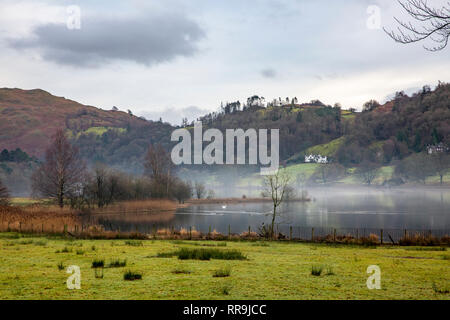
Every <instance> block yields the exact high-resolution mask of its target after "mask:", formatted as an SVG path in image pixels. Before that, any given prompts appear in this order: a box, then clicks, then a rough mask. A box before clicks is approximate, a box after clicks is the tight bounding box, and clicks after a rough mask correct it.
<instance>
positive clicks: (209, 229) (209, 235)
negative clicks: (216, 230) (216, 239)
mask: <svg viewBox="0 0 450 320" xmlns="http://www.w3.org/2000/svg"><path fill="white" fill-rule="evenodd" d="M208 238H211V225H210V226H209V228H208Z"/></svg>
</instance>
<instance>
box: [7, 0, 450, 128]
mask: <svg viewBox="0 0 450 320" xmlns="http://www.w3.org/2000/svg"><path fill="white" fill-rule="evenodd" d="M428 2H429V3H430V4H435V5H437V6H442V5H443V4H445V3H447V0H442V1H441V0H434V1H432V0H429V1H428ZM73 5H76V6H78V7H79V8H80V10H81V15H80V22H81V25H80V28H79V29H78V28H77V23H76V22H77V21H78V19H77V14H76V10H73V7H69V6H73ZM374 6H375V7H374ZM377 8H378V9H379V13H380V26H386V27H393V26H395V24H394V20H393V16H397V17H400V18H402V17H403V18H405V19H406V17H405V16H404V14H403V13H402V10H401V7H400V6H399V4H398V3H397V2H395V1H392V0H373V1H367V0H328V1H325V0H315V1H312V0H311V1H310V0H308V1H307V0H227V1H222V0H190V1H186V0H184V1H183V0H160V1H152V0H145V1H144V0H141V1H140V0H134V1H133V0H123V1H113V0H104V1H92V0H90V1H83V0H72V1H61V0H57V1H56V0H55V1H52V0H47V1H35V0H33V1H20V0H14V1H12V0H11V1H10V0H0V66H1V68H0V87H17V88H23V89H34V88H41V89H44V90H47V91H49V92H51V93H52V94H55V95H57V96H64V97H66V98H70V99H73V100H76V101H78V102H81V103H84V104H89V105H94V106H97V107H100V108H104V109H111V107H112V106H117V107H118V108H119V109H122V110H126V109H131V110H132V111H133V112H134V113H135V114H137V115H143V116H146V117H147V118H152V119H158V118H159V117H160V116H161V117H162V118H163V120H166V121H170V122H172V123H176V124H179V123H180V122H181V118H182V117H183V116H187V117H188V118H189V119H190V120H192V119H194V118H195V117H197V116H199V115H201V114H203V113H206V112H209V111H216V110H218V108H219V106H220V103H221V101H223V102H226V101H235V100H240V101H245V100H246V98H247V97H248V96H251V95H253V94H257V95H261V96H264V97H266V100H271V99H273V98H278V97H283V98H285V97H294V96H296V97H297V98H298V99H299V101H301V102H306V101H310V100H312V99H320V100H322V101H323V102H325V103H327V104H334V103H336V102H339V103H341V104H342V105H343V107H344V108H350V107H356V108H360V107H361V105H362V104H363V103H364V102H365V101H367V100H369V99H372V98H374V99H377V100H379V101H384V100H385V98H386V97H387V96H388V95H390V94H392V93H393V92H395V91H398V90H406V91H408V92H412V91H414V90H417V89H418V88H420V87H422V86H423V85H425V84H430V85H435V84H436V83H437V81H438V80H441V81H449V80H450V48H447V49H446V50H443V51H441V52H437V53H431V52H429V51H426V50H424V49H423V47H422V44H414V45H400V44H397V43H394V42H393V41H392V40H391V39H390V38H389V37H388V36H387V35H386V34H385V33H384V31H383V30H382V29H379V28H377V10H378V9H377ZM68 24H69V26H70V28H68ZM74 27H75V28H74Z"/></svg>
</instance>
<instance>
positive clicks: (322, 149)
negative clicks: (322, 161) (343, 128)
mask: <svg viewBox="0 0 450 320" xmlns="http://www.w3.org/2000/svg"><path fill="white" fill-rule="evenodd" d="M344 142H345V137H340V138H338V139H334V140H332V141H330V142H328V143H324V144H319V145H316V146H314V147H311V148H308V149H306V151H305V154H320V155H322V156H328V157H332V156H334V155H335V154H336V152H337V151H338V149H339V147H340V146H341V145H342V144H343V143H344Z"/></svg>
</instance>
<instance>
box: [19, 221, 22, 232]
mask: <svg viewBox="0 0 450 320" xmlns="http://www.w3.org/2000/svg"><path fill="white" fill-rule="evenodd" d="M19 232H22V222H19Z"/></svg>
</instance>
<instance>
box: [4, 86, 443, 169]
mask: <svg viewBox="0 0 450 320" xmlns="http://www.w3.org/2000/svg"><path fill="white" fill-rule="evenodd" d="M228 106H230V107H229V108H227V107H228ZM200 120H201V121H202V122H203V126H204V127H205V129H206V128H218V129H220V130H225V129H230V128H242V129H249V128H255V129H272V128H277V129H280V157H281V159H280V160H281V162H282V164H284V163H301V162H302V161H303V159H304V155H305V154H306V153H308V154H309V153H313V154H319V153H320V154H323V155H327V156H329V157H330V158H332V160H333V161H336V162H339V163H340V164H342V165H344V166H346V167H354V166H358V165H359V164H360V163H361V162H363V161H365V160H368V161H370V162H374V163H377V164H378V165H379V166H383V165H384V166H386V165H390V164H391V162H392V161H397V160H401V159H403V158H405V157H408V156H409V155H411V154H414V153H417V152H422V151H424V150H425V149H426V147H427V145H435V144H438V143H443V144H445V145H449V143H450V141H449V140H450V85H449V84H444V83H440V84H439V86H438V87H437V88H436V89H435V90H434V91H431V90H429V88H428V89H426V88H425V87H424V90H423V91H420V92H418V93H416V94H414V95H412V96H407V95H405V94H404V93H402V92H399V93H397V95H396V97H395V98H394V99H393V100H392V101H389V102H387V103H386V104H384V105H378V106H377V107H375V108H373V109H371V110H370V111H365V112H354V111H349V110H343V109H341V107H340V106H339V105H336V106H334V107H332V106H327V105H324V104H322V103H321V102H320V101H318V100H315V101H312V102H311V103H304V104H297V103H294V102H293V103H292V104H285V105H281V106H275V105H270V104H269V105H268V106H267V107H262V106H254V105H250V106H249V105H243V108H242V109H241V108H240V103H232V104H227V106H225V108H223V110H222V111H221V112H216V113H211V114H207V115H205V116H203V117H202V118H200ZM61 127H62V128H64V129H65V130H66V132H67V134H68V136H69V137H70V138H71V139H72V142H73V143H74V144H75V145H77V146H78V147H79V148H80V152H81V155H82V156H83V157H84V158H85V159H86V160H88V162H90V163H95V162H103V163H106V164H108V165H112V166H115V167H119V168H121V169H124V170H126V171H128V172H134V173H139V172H142V160H143V157H144V154H145V152H146V150H147V148H148V145H149V144H150V143H161V144H162V145H163V146H164V147H165V148H166V149H170V146H171V142H170V134H171V132H172V131H173V130H174V129H175V127H173V126H171V125H170V124H167V123H162V122H154V121H146V120H145V119H141V118H138V117H136V116H133V115H131V114H128V113H125V112H121V111H106V110H102V109H98V108H95V107H93V106H86V105H82V104H80V103H77V102H75V101H72V100H68V99H65V98H62V97H56V96H53V95H51V94H50V93H48V92H46V91H43V90H39V89H36V90H20V89H0V149H9V150H14V149H16V148H21V149H22V150H23V151H25V152H27V153H28V154H29V155H31V156H36V157H38V158H42V156H43V153H44V151H45V148H46V147H47V144H48V140H49V138H50V136H51V135H52V134H53V132H55V130H56V129H57V128H61ZM186 127H187V128H190V127H189V126H188V124H187V123H186ZM205 168H206V166H205ZM211 169H213V170H214V171H216V170H219V171H221V169H219V168H211ZM245 169H249V168H245Z"/></svg>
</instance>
